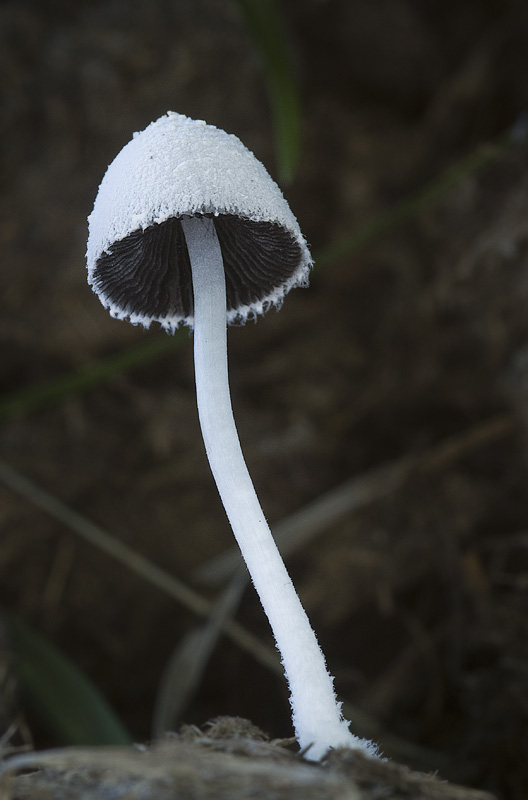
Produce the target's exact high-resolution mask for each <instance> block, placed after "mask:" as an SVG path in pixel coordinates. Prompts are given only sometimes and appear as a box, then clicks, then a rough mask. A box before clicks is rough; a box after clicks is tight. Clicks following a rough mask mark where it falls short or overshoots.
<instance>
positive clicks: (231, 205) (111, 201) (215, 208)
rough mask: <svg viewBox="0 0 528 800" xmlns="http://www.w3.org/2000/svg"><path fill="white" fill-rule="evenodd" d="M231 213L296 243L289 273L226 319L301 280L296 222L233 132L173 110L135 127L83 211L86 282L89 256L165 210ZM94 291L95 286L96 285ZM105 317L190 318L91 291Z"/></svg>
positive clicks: (305, 262)
mask: <svg viewBox="0 0 528 800" xmlns="http://www.w3.org/2000/svg"><path fill="white" fill-rule="evenodd" d="M196 213H198V214H211V213H212V214H214V215H219V214H232V215H234V216H238V217H242V218H244V219H249V220H253V221H255V222H271V223H276V224H278V225H280V226H282V227H283V228H285V229H286V230H287V231H289V232H290V233H291V234H292V236H293V238H294V239H295V240H296V241H297V242H298V244H299V247H300V250H301V259H300V263H299V266H298V268H297V269H296V271H295V272H294V274H293V275H292V276H291V277H290V278H289V279H288V280H287V281H285V282H284V283H283V284H282V285H280V286H277V287H276V288H275V289H274V291H273V292H272V293H271V294H270V295H268V296H266V297H264V298H262V299H261V300H259V301H258V302H256V303H255V304H254V305H251V306H244V307H241V308H238V309H232V310H231V311H230V312H229V313H228V322H235V321H238V322H244V321H245V320H246V319H247V318H248V317H254V316H256V315H258V314H262V313H264V311H266V310H267V308H268V307H269V306H270V305H276V306H277V305H280V303H281V302H282V299H283V297H284V295H285V294H286V293H287V292H288V291H289V290H290V289H291V288H292V287H294V286H302V285H306V283H307V279H308V272H309V269H310V267H311V264H312V259H311V256H310V253H309V250H308V247H307V245H306V241H305V239H304V237H303V235H302V233H301V231H300V228H299V224H298V222H297V220H296V218H295V216H294V215H293V214H292V212H291V210H290V207H289V205H288V203H287V202H286V200H285V199H284V196H283V194H282V192H281V190H280V189H279V187H278V186H277V184H276V183H275V181H273V179H272V178H271V177H270V175H269V174H268V172H267V171H266V169H265V167H264V166H263V165H262V164H261V163H260V161H258V160H257V159H256V158H255V156H254V155H253V153H252V152H251V151H250V150H248V149H247V147H245V146H244V145H243V144H242V142H241V141H240V140H239V139H238V138H237V137H236V136H234V135H232V134H228V133H226V132H225V131H223V130H220V129H219V128H216V127H214V126H213V125H208V124H207V123H205V122H203V121H202V120H193V119H190V118H189V117H186V116H184V115H182V114H177V113H175V112H173V111H169V112H167V114H166V115H165V116H163V117H160V119H158V120H156V121H155V122H152V123H151V124H150V125H149V126H148V127H147V128H146V129H145V130H144V131H141V132H139V133H135V134H134V137H133V139H132V140H131V141H130V142H129V143H128V144H127V145H125V147H124V148H123V149H122V150H121V152H120V153H119V154H118V155H117V156H116V158H115V159H114V161H113V162H112V163H111V164H110V166H109V167H108V169H107V171H106V173H105V176H104V178H103V180H102V182H101V185H100V186H99V191H98V193H97V197H96V200H95V204H94V208H93V211H92V213H91V214H90V216H89V217H88V223H89V235H88V246H87V253H86V257H87V266H88V283H89V284H90V285H91V286H93V279H94V270H95V268H96V264H97V260H98V259H99V257H100V256H101V255H102V254H103V253H107V252H108V251H109V250H110V249H111V247H112V245H113V244H114V243H115V242H117V241H120V240H121V239H124V238H125V237H126V236H128V235H129V234H131V233H133V232H134V231H137V230H145V229H146V228H148V227H150V226H151V225H156V224H161V223H162V222H165V221H166V220H168V219H171V218H173V217H181V216H183V215H190V216H192V215H193V214H196ZM96 291H97V289H96ZM98 294H99V298H100V300H101V302H102V303H103V305H104V306H105V307H106V308H108V309H109V311H110V313H111V314H112V316H115V317H117V318H119V319H129V320H130V321H131V322H133V323H134V324H138V323H140V324H142V325H144V326H145V327H148V326H149V325H150V323H151V322H152V321H157V322H160V323H161V324H162V325H163V327H164V328H166V329H167V330H174V329H175V328H177V327H178V325H179V324H181V323H182V322H183V323H185V324H188V325H190V326H192V323H193V319H192V317H187V318H185V319H183V318H181V317H166V318H163V319H161V318H150V317H143V316H141V315H140V314H134V313H130V312H125V311H123V310H122V309H120V308H116V307H115V306H114V305H113V304H112V302H111V301H110V300H109V299H108V298H106V297H104V296H102V295H101V293H100V292H98Z"/></svg>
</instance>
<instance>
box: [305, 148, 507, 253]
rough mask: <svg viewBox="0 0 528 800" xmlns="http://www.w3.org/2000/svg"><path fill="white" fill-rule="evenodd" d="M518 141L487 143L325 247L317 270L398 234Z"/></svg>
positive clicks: (321, 251)
mask: <svg viewBox="0 0 528 800" xmlns="http://www.w3.org/2000/svg"><path fill="white" fill-rule="evenodd" d="M516 141H517V140H516V139H515V138H514V137H513V136H512V134H511V133H508V134H507V135H505V136H502V137H500V138H499V139H497V140H496V141H495V142H486V143H485V144H483V145H481V146H480V147H478V148H477V149H476V150H474V151H473V152H472V153H470V154H469V155H468V156H466V157H465V158H463V159H462V160H460V161H459V162H458V163H457V164H454V165H453V166H451V167H449V168H448V169H446V170H445V171H444V172H442V173H441V174H440V175H439V176H438V177H437V178H435V179H434V180H432V181H431V182H430V183H428V184H427V185H426V186H424V187H423V188H422V189H420V190H418V191H417V192H416V193H414V194H412V195H410V196H409V197H407V198H406V199H404V200H402V201H401V202H399V203H397V205H395V206H393V207H391V208H389V209H388V211H386V212H384V213H383V214H380V215H379V216H376V217H374V219H372V220H371V221H370V222H367V223H366V224H364V225H362V226H360V227H359V228H357V230H355V231H352V233H351V234H349V235H348V236H344V237H343V238H341V239H338V240H337V241H336V242H333V243H331V244H329V245H327V246H326V247H323V248H322V249H321V250H319V252H318V253H317V254H316V256H315V266H316V267H319V268H320V267H327V266H328V265H329V264H332V263H334V262H336V261H339V259H341V258H343V257H344V256H347V255H350V254H351V253H353V252H356V251H357V250H360V249H361V248H362V247H365V246H366V245H368V244H370V243H371V242H374V241H376V240H378V239H381V237H382V236H385V234H387V233H389V232H390V231H392V230H394V229H395V228H397V227H398V226H399V225H401V224H402V223H403V222H406V221H407V220H409V219H411V218H412V217H414V216H415V215H417V214H418V213H419V212H420V211H423V210H424V209H425V208H428V207H429V206H431V205H432V204H433V203H435V202H436V201H437V200H438V199H439V198H440V197H442V196H444V195H445V194H447V193H448V192H449V191H451V189H454V188H455V186H458V185H459V184H460V183H462V181H464V180H466V179H467V178H469V177H471V176H472V175H477V174H479V173H480V172H482V171H483V170H484V169H485V168H486V167H487V166H489V165H490V164H492V163H493V162H494V161H496V160H497V159H498V158H499V157H500V156H501V155H503V154H504V153H505V151H506V150H507V149H508V148H509V147H511V146H512V145H513V144H515V143H516Z"/></svg>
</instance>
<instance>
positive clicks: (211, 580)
mask: <svg viewBox="0 0 528 800" xmlns="http://www.w3.org/2000/svg"><path fill="white" fill-rule="evenodd" d="M515 424H516V422H515V418H514V417H512V416H510V415H501V416H497V417H494V418H492V419H489V420H487V421H486V422H484V423H480V424H479V425H475V426H474V427H472V428H469V429H468V430H466V431H463V432H462V433H460V434H458V435H454V436H451V437H449V438H447V439H445V440H443V441H441V442H439V443H438V444H436V445H433V446H432V447H430V448H429V449H428V450H425V451H424V452H422V453H411V454H408V455H405V456H403V457H402V458H400V459H397V460H395V461H391V462H390V463H388V464H383V465H382V466H380V467H375V468H374V469H372V470H369V471H368V472H365V473H362V474H361V475H357V476H354V477H353V478H350V479H349V480H347V481H345V482H344V483H342V484H340V485H339V486H337V487H336V488H335V489H331V490H330V491H329V492H326V493H325V494H323V495H321V496H320V497H317V498H316V499H315V500H313V501H312V502H311V503H308V504H307V505H305V506H303V508H301V509H299V511H297V512H295V513H293V514H291V515H290V516H289V517H286V519H284V520H281V521H279V522H278V523H277V524H276V525H272V530H273V536H274V538H275V541H276V543H277V546H278V548H279V550H280V551H281V553H282V555H284V556H287V555H291V554H292V553H293V552H295V551H297V550H299V549H301V548H302V547H304V546H305V545H306V544H307V543H308V542H309V541H310V540H311V539H313V538H314V537H315V536H317V535H318V534H320V533H322V532H323V531H324V530H325V529H327V528H328V527H329V526H330V525H332V524H333V523H335V522H336V521H337V520H339V519H341V518H342V517H343V516H345V514H350V513H351V512H353V511H357V510H359V509H360V508H364V507H365V506H367V505H368V504H370V503H372V502H374V501H375V500H381V499H382V498H383V497H386V496H387V495H389V494H392V493H393V492H395V491H397V490H398V488H399V487H400V486H402V485H403V483H404V482H405V481H406V480H408V479H409V477H410V475H411V474H412V472H413V471H414V470H416V469H419V470H420V472H421V473H423V472H429V471H432V470H433V469H438V468H440V467H441V466H443V465H445V464H448V463H450V462H453V461H456V460H457V459H459V458H463V457H464V456H465V455H468V454H469V453H471V452H472V451H473V450H475V449H476V448H478V447H484V446H485V445H487V444H490V443H491V442H494V441H497V440H498V439H501V438H502V437H503V436H506V435H507V434H508V433H511V432H512V431H513V430H514V429H515ZM240 561H241V556H240V552H239V551H238V549H237V548H236V547H230V548H229V549H228V550H226V551H225V552H223V553H220V555H218V556H216V557H215V558H212V559H210V560H209V561H206V562H205V563H204V564H202V565H201V566H200V567H198V568H197V569H196V570H195V571H194V573H193V577H194V579H195V580H198V581H200V582H201V583H203V584H220V583H223V582H224V581H227V580H229V578H231V576H232V575H234V574H235V573H236V571H237V570H238V569H239V567H240Z"/></svg>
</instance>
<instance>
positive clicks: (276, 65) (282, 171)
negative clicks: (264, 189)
mask: <svg viewBox="0 0 528 800" xmlns="http://www.w3.org/2000/svg"><path fill="white" fill-rule="evenodd" d="M233 1H234V5H235V7H236V8H237V9H238V12H239V14H240V16H241V18H242V19H243V21H244V23H245V25H246V28H247V31H248V33H249V35H250V37H251V39H252V41H253V45H254V47H255V50H256V52H257V53H258V55H259V57H260V60H261V63H262V68H263V71H264V75H265V79H266V85H267V91H268V96H269V101H270V106H271V113H272V119H273V128H274V137H275V148H276V152H277V165H278V171H279V180H280V181H281V182H282V183H283V184H288V183H291V181H292V180H293V178H294V177H295V173H296V170H297V165H298V163H299V156H300V150H301V111H300V109H301V102H300V98H299V92H298V89H297V83H296V80H295V76H294V72H293V67H292V59H291V53H290V45H289V42H288V37H287V33H286V30H285V26H284V22H283V19H282V15H281V11H280V7H279V5H278V3H277V2H276V0H233Z"/></svg>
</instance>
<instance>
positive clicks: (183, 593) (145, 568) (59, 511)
mask: <svg viewBox="0 0 528 800" xmlns="http://www.w3.org/2000/svg"><path fill="white" fill-rule="evenodd" d="M0 482H2V483H3V484H4V485H5V486H7V487H8V488H9V489H11V491H13V492H15V493H16V494H18V495H20V496H21V497H23V498H24V499H26V500H28V501H29V502H30V503H32V504H33V505H34V506H36V507H37V508H40V509H41V511H44V512H45V513H46V514H49V515H50V516H51V517H52V518H54V519H56V520H57V521H58V522H60V523H61V524H62V525H65V526H66V528H68V529H69V530H70V531H73V532H74V533H75V534H76V535H77V536H80V537H81V538H82V539H84V540H85V541H87V542H89V543H90V544H91V545H93V546H95V547H97V548H98V549H99V550H102V551H103V552H104V553H106V554H107V555H109V556H111V558H114V559H115V560H116V561H118V562H119V563H120V564H123V565H124V566H125V567H127V569H129V570H131V571H132V572H135V573H136V575H139V576H140V577H141V578H143V580H146V581H148V582H149V583H150V584H151V585H152V586H155V587H156V588H157V589H159V590H160V591H162V592H165V594H167V595H168V596H169V597H172V598H173V599H174V600H176V601H177V602H179V603H181V604H182V605H183V606H185V607H186V608H188V609H189V610H190V611H192V612H193V613H194V614H197V615H198V616H201V617H207V616H209V614H210V613H211V610H212V604H211V603H210V602H209V601H208V600H206V599H205V598H204V597H202V595H200V594H199V593H198V592H195V591H193V590H192V589H190V588H189V587H188V586H186V585H185V584H184V583H183V581H180V580H178V579H177V578H175V577H174V576H173V575H171V574H170V573H168V572H166V570H164V569H162V568H161V567H158V566H157V564H154V563H153V562H152V561H150V560H149V559H148V558H145V556H142V555H141V554H140V553H137V552H136V551H135V550H133V549H132V548H131V547H127V545H126V544H123V542H120V541H119V540H118V539H116V538H115V537H113V536H111V535H110V534H109V533H107V532H106V531H104V530H103V529H102V528H100V527H99V526H98V525H95V524H94V523H93V522H90V520H87V519H86V518H85V517H83V516H82V514H79V513H77V512H76V511H74V510H73V509H72V508H69V507H68V506H67V505H66V504H65V503H62V502H61V501H60V500H58V499H57V498H56V497H54V496H53V495H52V494H50V493H49V492H46V491H45V490H44V489H41V488H40V486H37V485H36V484H35V483H33V481H30V480H28V478H26V477H25V476H24V475H21V474H20V472H18V471H17V470H15V469H13V468H12V467H10V466H9V465H8V464H6V463H5V462H4V461H0ZM222 630H223V631H224V633H225V634H226V635H227V636H229V637H230V639H231V640H232V641H234V642H235V644H237V645H238V646H239V647H240V648H241V649H242V650H245V651H246V652H247V653H250V655H252V656H253V658H254V659H255V660H256V661H258V662H259V663H260V664H262V665H263V666H264V667H266V668H267V669H270V670H272V671H273V672H278V673H279V674H282V668H281V665H280V661H279V657H278V654H277V651H276V650H275V649H274V648H272V647H268V646H267V645H265V644H263V643H262V642H261V641H260V639H258V637H257V636H254V635H253V634H252V633H250V632H249V631H248V630H246V628H244V627H243V626H242V625H239V624H238V623H237V622H233V621H230V620H225V621H224V622H223V624H222Z"/></svg>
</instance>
